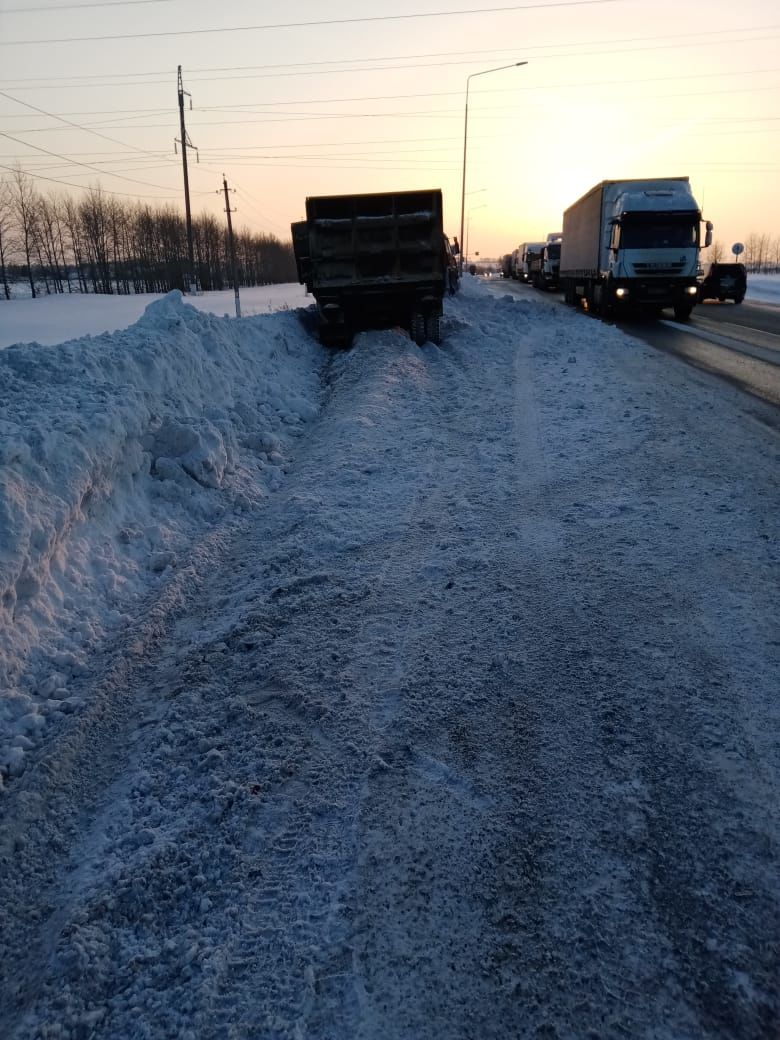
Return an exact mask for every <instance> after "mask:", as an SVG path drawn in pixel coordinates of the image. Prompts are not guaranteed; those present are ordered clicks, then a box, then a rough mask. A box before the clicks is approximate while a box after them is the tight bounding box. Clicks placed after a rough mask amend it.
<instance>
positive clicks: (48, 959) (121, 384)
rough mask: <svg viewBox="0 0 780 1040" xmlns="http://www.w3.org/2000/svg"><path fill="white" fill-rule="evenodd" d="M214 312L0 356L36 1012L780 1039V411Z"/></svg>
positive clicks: (625, 364)
mask: <svg viewBox="0 0 780 1040" xmlns="http://www.w3.org/2000/svg"><path fill="white" fill-rule="evenodd" d="M293 288H294V289H296V290H297V288H298V287H293ZM275 291H277V293H279V291H278V290H275ZM301 292H302V290H301ZM223 295H224V296H225V297H226V298H227V302H226V303H224V304H223V302H222V301H221V300H220V301H219V302H218V303H215V304H214V308H215V310H216V312H217V313H216V314H210V313H206V312H205V311H206V310H207V309H208V308H204V307H202V304H203V303H205V302H207V301H206V298H198V299H197V300H196V301H194V302H195V303H196V307H195V308H194V307H191V306H189V305H188V304H186V303H184V302H183V301H182V299H181V297H180V295H179V294H176V293H174V294H170V295H169V296H168V297H164V298H160V299H158V300H156V301H155V302H154V303H153V304H152V305H151V307H149V309H147V310H146V312H145V313H144V314H143V316H142V317H141V318H140V320H139V321H138V322H137V323H136V324H134V325H132V326H130V327H129V328H124V329H123V330H122V331H118V332H115V333H112V334H104V335H93V336H92V337H88V338H85V339H75V340H73V341H72V342H70V343H67V344H65V345H61V344H60V345H57V346H43V345H37V346H36V345H27V346H24V345H19V346H9V347H8V349H6V350H4V351H2V352H0V400H2V408H1V409H0V690H1V691H2V693H1V695H0V696H1V697H2V699H1V700H0V775H1V776H2V787H3V791H2V794H1V795H0V813H1V814H2V825H1V826H0V890H1V891H2V892H3V899H2V900H0V934H2V935H3V943H2V946H1V947H0V980H2V981H0V1021H1V1022H2V1023H3V1025H4V1030H3V1036H4V1037H5V1036H7V1037H9V1040H38V1038H47V1040H48V1038H73V1040H75V1038H90V1040H92V1038H94V1040H131V1038H133V1040H135V1038H148V1040H158V1038H161V1037H166V1036H171V1037H177V1038H182V1040H186V1038H191V1040H201V1038H211V1037H214V1038H216V1037H222V1036H225V1037H228V1036H236V1037H258V1038H260V1037H262V1038H263V1040H266V1038H267V1040H271V1038H273V1040H300V1038H303V1037H305V1038H307V1040H309V1038H311V1040H315V1038H316V1040H335V1038H348V1037H349V1038H363V1040H412V1038H414V1040H434V1038H436V1040H439V1038H441V1037H446V1038H448V1040H476V1038H478V1040H499V1038H500V1040H506V1038H507V1037H513V1038H514V1037H517V1038H525V1037H528V1038H538V1037H543V1036H544V1037H551V1038H552V1037H577V1038H579V1037H588V1036H590V1037H599V1038H604V1040H612V1038H615V1040H617V1038H618V1037H626V1036H628V1037H645V1038H648V1040H650V1038H653V1040H680V1038H686V1040H688V1038H690V1040H694V1038H696V1040H699V1038H712V1040H715V1038H717V1040H727V1038H728V1040H760V1038H766V1040H769V1038H773V1037H775V1036H776V1030H777V1023H778V1021H779V1020H780V1017H779V1016H780V1001H779V1000H778V988H777V979H778V971H779V970H780V955H779V954H778V946H777V936H778V934H780V887H779V886H778V881H777V879H778V876H779V874H780V871H779V869H778V868H780V856H779V855H778V847H779V846H778V840H779V839H780V818H779V814H778V804H780V801H779V800H778V793H779V789H780V761H779V755H778V744H777V739H776V734H777V731H778V722H780V708H779V707H778V702H777V696H776V693H777V680H778V646H777V632H776V618H777V616H778V608H779V607H780V603H779V602H778V600H780V595H779V594H778V580H777V579H778V567H777V542H776V534H777V519H776V518H777V515H778V506H779V505H780V502H779V501H778V498H779V497H780V496H779V495H778V481H777V468H778V444H777V435H776V433H775V432H774V426H772V425H770V424H768V423H766V422H764V421H762V420H763V419H764V418H766V417H768V416H769V413H770V409H769V406H766V405H763V404H761V403H760V402H756V401H755V400H752V399H748V398H746V397H744V396H743V395H741V394H740V393H739V392H738V391H737V390H735V389H734V388H733V387H731V386H730V385H728V384H726V383H724V382H721V381H719V380H716V379H714V378H711V377H710V376H708V375H707V374H705V373H703V372H700V371H697V370H694V369H692V368H689V367H687V366H685V365H683V364H678V363H677V362H676V361H675V360H674V359H672V358H668V357H665V356H664V355H662V354H660V353H658V352H656V351H654V350H652V349H651V348H649V347H647V346H646V345H645V344H643V343H640V342H638V341H636V340H633V339H630V338H629V337H627V336H625V335H624V334H623V333H621V332H620V331H619V330H618V329H617V328H615V327H611V326H604V325H602V324H601V323H599V322H595V321H592V320H590V319H587V318H585V317H583V316H582V315H578V314H576V313H574V312H570V311H568V310H565V309H563V308H561V307H559V306H557V305H556V304H555V303H554V302H553V301H552V300H549V299H547V298H545V297H543V296H541V295H540V296H538V297H537V296H536V295H533V296H530V295H529V298H527V299H526V298H520V297H515V296H509V295H504V294H502V292H501V291H500V288H497V287H493V289H488V287H487V286H486V285H484V284H483V283H481V282H477V281H475V280H472V279H468V278H467V279H466V280H465V284H464V289H463V291H462V293H461V294H460V295H459V296H458V297H455V298H454V299H452V300H448V301H447V305H446V314H445V321H444V335H445V339H444V343H443V345H442V347H441V348H436V347H433V346H430V345H427V346H425V347H424V348H417V347H415V346H414V345H413V344H412V343H411V342H410V341H409V339H408V338H407V337H406V336H404V335H402V334H401V333H399V332H395V331H385V332H372V333H365V334H362V335H360V336H359V337H358V338H357V340H356V344H355V348H354V349H353V350H352V351H348V352H343V353H336V354H330V353H328V352H326V351H324V350H323V349H322V348H321V347H320V346H319V344H318V343H317V342H316V340H315V339H313V338H312V336H311V334H310V325H311V318H310V315H309V314H308V313H307V312H306V311H296V310H285V309H282V310H281V311H280V312H279V313H267V311H268V310H269V309H272V307H270V306H269V304H270V302H271V301H269V300H267V299H266V300H265V301H258V302H257V311H258V313H257V315H256V316H254V317H247V318H245V319H243V320H242V321H241V322H236V321H235V320H232V319H227V318H224V317H221V316H218V315H222V314H224V313H231V307H230V302H232V297H230V295H229V294H223ZM92 299H93V298H88V299H87V300H84V298H79V299H78V304H82V303H83V304H88V303H90V301H91V300H92ZM128 299H132V298H128ZM101 302H102V301H101ZM106 302H110V303H112V304H115V303H117V302H118V298H117V299H112V300H110V301H106ZM122 302H123V303H124V302H126V301H122ZM134 302H135V301H134ZM285 302H286V298H285V292H284V290H281V293H280V294H278V295H277V296H276V297H274V302H273V307H282V308H283V306H284V304H285ZM49 303H50V301H48V300H46V301H29V303H28V304H24V306H29V307H31V308H32V307H34V306H37V310H36V311H35V312H33V311H32V310H30V311H28V315H30V314H32V313H36V314H41V313H48V314H49V315H50V317H49V318H47V320H48V321H49V327H50V329H51V330H52V331H51V333H50V334H51V335H52V336H56V335H57V332H56V330H57V329H59V332H60V338H67V336H68V335H70V334H72V333H75V332H76V331H77V329H78V330H80V334H83V332H84V331H85V330H84V329H83V327H80V325H79V323H80V322H83V321H86V320H89V321H92V317H91V316H89V315H88V311H87V308H86V306H85V307H84V308H83V309H82V310H81V311H80V312H79V313H77V312H75V311H72V312H70V313H69V314H66V312H65V308H66V307H68V306H70V301H69V300H68V298H65V300H64V301H63V299H62V298H60V300H59V301H52V303H51V305H50V306H49V310H48V312H46V311H45V310H44V309H45V308H46V307H47V306H48V305H49ZM300 303H302V304H303V305H305V304H306V301H305V300H301V301H300ZM13 306H14V307H15V306H17V305H16V304H14V305H13ZM58 311H59V312H60V315H59V316H58V314H57V312H58ZM5 313H6V312H5V304H3V305H2V306H0V321H2V320H3V315H4V314H5ZM28 320H29V319H28ZM100 320H101V321H105V320H106V318H105V315H104V316H103V317H102V318H101V319H100ZM115 320H117V321H119V318H118V316H117V318H116V319H115ZM20 327H21V326H20ZM26 327H27V329H28V330H29V334H28V335H25V336H23V337H21V338H23V339H27V340H34V339H37V340H39V342H44V341H45V336H44V334H43V333H41V331H40V330H39V329H36V330H35V331H34V330H33V325H32V324H30V325H28V326H26ZM99 327H100V326H99V323H98V324H97V325H90V328H91V330H92V332H93V333H95V332H97V330H98V329H99ZM66 330H67V331H66ZM3 333H4V336H5V325H4V326H3ZM53 342H54V341H53Z"/></svg>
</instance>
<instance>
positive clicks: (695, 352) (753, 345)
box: [503, 282, 780, 406]
mask: <svg viewBox="0 0 780 1040" xmlns="http://www.w3.org/2000/svg"><path fill="white" fill-rule="evenodd" d="M503 284H505V285H506V287H507V288H509V289H511V290H512V291H516V292H517V293H520V294H522V293H536V292H537V290H535V289H532V288H530V286H525V285H519V284H518V283H517V282H506V283H503ZM548 299H553V300H558V301H560V304H561V306H562V307H563V306H566V305H565V304H564V303H563V296H562V295H561V294H550V295H549V296H548ZM583 317H587V315H584V314H583ZM591 320H592V321H600V320H601V319H600V318H598V317H595V316H594V317H592V318H591ZM614 324H615V325H617V326H618V327H619V328H621V329H622V330H623V331H624V332H626V333H628V334H629V335H631V336H636V337H637V338H639V339H641V340H643V341H644V342H645V343H649V344H650V345H651V346H653V347H656V348H657V349H659V350H663V351H664V352H665V353H667V354H670V355H673V356H674V357H676V358H679V359H681V360H682V361H684V362H686V363H687V364H690V365H694V366H695V367H697V368H699V369H702V370H704V371H706V372H710V373H712V374H713V375H716V376H718V377H720V378H721V379H725V380H726V381H728V382H729V383H731V384H732V385H734V386H736V387H738V388H739V389H740V390H743V391H744V392H746V393H748V394H751V395H752V396H754V397H756V398H759V399H760V400H762V401H765V402H767V403H769V404H772V405H775V406H777V405H780V307H775V306H773V305H771V304H765V303H752V302H747V301H746V302H744V303H741V304H739V305H736V304H733V303H716V302H712V301H707V302H706V303H702V304H699V305H698V306H697V307H696V309H695V310H694V312H693V314H692V315H691V318H690V321H688V322H677V321H675V320H674V318H673V316H672V312H671V310H669V311H665V312H664V317H662V318H660V319H657V318H640V317H632V318H620V319H618V320H616V321H615V322H614Z"/></svg>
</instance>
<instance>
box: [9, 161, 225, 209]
mask: <svg viewBox="0 0 780 1040" xmlns="http://www.w3.org/2000/svg"><path fill="white" fill-rule="evenodd" d="M18 169H21V167H18ZM0 170H7V172H8V173H16V171H17V167H14V166H5V165H4V164H3V163H0ZM21 172H22V173H23V174H24V175H25V176H26V177H32V178H33V180H36V181H49V182H50V183H52V184H63V185H64V186H65V187H66V188H78V190H79V191H85V190H86V189H85V187H84V185H83V184H73V183H72V182H71V181H63V180H60V179H59V178H58V177H45V176H44V175H43V174H41V173H33V172H32V171H31V170H22V171H21ZM99 190H100V191H101V192H103V194H104V195H121V196H122V198H125V199H164V200H166V201H168V202H170V201H171V199H174V198H176V197H177V196H176V195H132V194H130V193H129V192H126V191H111V190H110V189H109V188H102V187H101V188H100V189H99ZM198 194H201V195H202V194H206V193H205V192H199V193H198Z"/></svg>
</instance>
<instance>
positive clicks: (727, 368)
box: [616, 302, 780, 405]
mask: <svg viewBox="0 0 780 1040" xmlns="http://www.w3.org/2000/svg"><path fill="white" fill-rule="evenodd" d="M616 324H617V325H619V327H620V328H622V329H624V330H625V331H626V332H628V333H630V334H631V335H633V336H638V337H639V338H640V339H643V340H644V341H645V342H646V343H649V344H651V345H652V346H654V347H657V348H659V349H660V350H663V351H665V352H666V353H668V354H673V355H675V356H676V357H678V358H681V359H682V360H683V361H685V362H687V363H688V364H691V365H695V366H696V367H697V368H701V369H704V370H705V371H707V372H711V373H713V374H714V375H717V376H719V377H720V378H722V379H725V380H727V381H728V382H730V383H732V384H733V385H735V386H737V387H739V388H740V389H741V390H744V391H745V392H746V393H749V394H752V395H753V396H754V397H757V398H760V399H761V400H763V401H766V402H768V403H769V404H773V405H780V308H778V307H773V306H771V305H769V304H761V303H747V302H746V303H742V304H739V305H738V306H737V305H735V304H730V303H709V302H708V303H703V304H699V306H698V307H696V309H695V310H694V312H693V314H692V315H691V318H690V321H688V322H685V323H683V322H677V321H674V320H673V318H672V317H671V312H670V315H669V318H661V319H660V320H648V321H642V320H637V319H634V320H620V321H618V322H616Z"/></svg>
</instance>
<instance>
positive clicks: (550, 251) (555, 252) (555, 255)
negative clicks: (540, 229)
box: [547, 242, 561, 260]
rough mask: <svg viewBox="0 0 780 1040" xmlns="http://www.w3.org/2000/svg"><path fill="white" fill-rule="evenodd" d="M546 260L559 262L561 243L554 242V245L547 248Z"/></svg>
mask: <svg viewBox="0 0 780 1040" xmlns="http://www.w3.org/2000/svg"><path fill="white" fill-rule="evenodd" d="M547 258H548V260H560V258H561V243H560V242H556V243H555V244H554V245H551V246H548V247H547Z"/></svg>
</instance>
